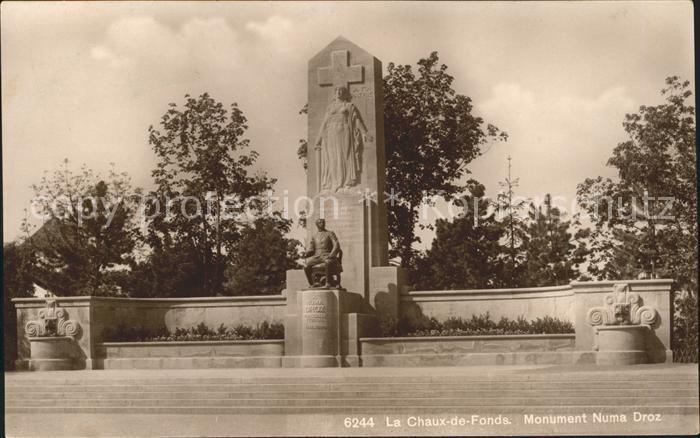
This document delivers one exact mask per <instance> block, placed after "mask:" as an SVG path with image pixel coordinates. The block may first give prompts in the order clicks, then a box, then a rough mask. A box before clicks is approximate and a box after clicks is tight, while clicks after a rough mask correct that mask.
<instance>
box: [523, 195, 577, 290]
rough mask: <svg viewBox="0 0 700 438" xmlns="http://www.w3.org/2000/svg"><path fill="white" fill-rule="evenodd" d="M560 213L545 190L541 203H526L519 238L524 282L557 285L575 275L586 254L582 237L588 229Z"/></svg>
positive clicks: (530, 285) (537, 284) (567, 282)
mask: <svg viewBox="0 0 700 438" xmlns="http://www.w3.org/2000/svg"><path fill="white" fill-rule="evenodd" d="M563 216H564V215H563V213H562V212H561V211H560V210H559V208H557V207H556V206H554V205H553V204H552V197H551V196H550V195H549V194H547V195H546V196H545V199H544V203H543V204H542V205H535V204H534V203H530V206H529V211H528V222H527V225H526V227H525V233H524V241H523V250H524V251H523V252H524V255H525V256H524V258H523V274H524V278H523V279H522V282H523V284H524V285H526V286H528V287H532V286H557V285H562V284H569V282H570V281H571V280H573V279H575V278H577V277H578V276H579V271H578V268H579V265H580V264H581V263H583V262H584V261H585V257H586V255H587V254H588V248H587V246H586V243H585V240H584V239H586V238H587V237H588V234H589V231H588V230H587V229H581V228H579V227H578V225H579V224H578V222H577V221H574V223H572V221H568V220H564V219H563ZM574 228H576V229H577V231H575V232H573V231H572V230H573V229H574Z"/></svg>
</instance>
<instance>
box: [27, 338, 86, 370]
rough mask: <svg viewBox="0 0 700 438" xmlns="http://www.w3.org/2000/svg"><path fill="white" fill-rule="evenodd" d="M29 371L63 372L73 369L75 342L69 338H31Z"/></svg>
mask: <svg viewBox="0 0 700 438" xmlns="http://www.w3.org/2000/svg"><path fill="white" fill-rule="evenodd" d="M29 344H30V348H31V359H30V360H29V371H63V370H72V369H73V356H74V349H75V346H74V344H75V341H74V340H73V338H71V337H69V336H56V337H36V338H29Z"/></svg>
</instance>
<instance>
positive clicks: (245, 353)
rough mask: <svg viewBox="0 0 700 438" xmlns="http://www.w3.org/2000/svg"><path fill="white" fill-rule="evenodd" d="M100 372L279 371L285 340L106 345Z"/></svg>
mask: <svg viewBox="0 0 700 438" xmlns="http://www.w3.org/2000/svg"><path fill="white" fill-rule="evenodd" d="M97 355H98V357H99V358H100V359H97V362H98V368H101V369H133V368H143V369H150V368H156V369H160V368H163V369H169V368H279V367H281V366H282V357H283V356H284V341H283V340H252V341H199V342H103V343H101V344H99V345H98V346H97Z"/></svg>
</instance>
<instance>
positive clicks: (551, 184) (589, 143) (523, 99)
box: [470, 82, 636, 205]
mask: <svg viewBox="0 0 700 438" xmlns="http://www.w3.org/2000/svg"><path fill="white" fill-rule="evenodd" d="M635 109H636V103H635V100H634V99H632V98H631V97H630V96H629V94H628V91H627V90H626V88H625V87H623V86H612V87H609V88H607V89H605V90H604V91H602V92H601V93H599V94H598V95H596V96H582V95H576V94H573V93H570V92H568V91H566V90H563V91H559V90H556V91H555V90H546V91H544V92H542V91H540V92H535V91H533V90H530V89H526V88H525V87H523V86H522V85H520V84H518V83H512V82H511V83H499V84H497V85H495V86H494V87H492V89H491V93H490V96H489V97H488V98H487V99H485V100H484V101H483V102H482V103H481V104H478V105H477V110H478V112H479V114H480V115H482V116H483V117H484V119H485V120H487V121H489V122H491V123H494V124H495V125H497V126H498V127H499V128H501V129H503V130H505V131H507V132H508V134H509V140H508V142H507V143H505V144H497V145H496V146H494V147H492V148H491V149H489V150H488V152H487V153H485V154H484V155H483V156H481V157H479V158H477V159H476V160H475V161H474V162H473V163H472V164H471V166H470V168H471V170H472V171H473V172H474V177H476V178H477V179H478V180H480V181H481V182H483V183H484V184H485V185H486V187H487V190H488V191H489V192H490V193H491V194H492V195H495V193H496V190H497V189H498V181H499V180H503V179H504V178H505V176H506V169H507V160H506V157H507V156H508V155H510V156H512V158H513V161H512V163H513V176H514V177H519V178H520V187H519V189H518V191H519V194H520V195H523V196H529V197H538V196H539V197H541V196H544V194H545V193H540V192H542V191H543V190H547V191H549V192H550V193H551V194H552V195H553V196H562V197H564V198H565V199H566V200H567V205H570V204H571V202H573V201H574V198H575V193H576V185H577V184H578V183H580V182H581V181H583V180H584V179H585V178H587V177H593V176H597V175H606V176H607V175H611V174H612V170H611V169H609V168H606V167H605V164H606V162H607V160H608V158H609V156H610V154H611V151H612V149H613V148H614V147H615V145H617V143H619V142H620V141H623V140H624V139H625V138H626V134H625V132H624V130H623V128H622V121H623V119H624V116H625V114H626V113H628V112H632V111H635Z"/></svg>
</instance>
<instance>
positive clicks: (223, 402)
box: [5, 396, 698, 408]
mask: <svg viewBox="0 0 700 438" xmlns="http://www.w3.org/2000/svg"><path fill="white" fill-rule="evenodd" d="M66 404H69V405H70V406H71V407H81V406H91V407H100V406H104V407H121V406H143V407H158V406H198V407H204V406H220V407H224V406H281V407H284V406H316V407H323V406H346V407H360V406H387V405H390V406H465V407H466V406H469V407H479V406H482V405H484V404H487V405H493V406H502V405H505V406H511V405H520V406H551V405H557V406H588V407H596V406H619V405H631V406H639V407H642V406H655V407H658V406H686V405H697V404H698V399H697V398H690V397H688V398H678V397H552V398H533V397H520V398H516V397H500V396H498V397H488V398H482V397H467V398H439V397H402V398H359V397H358V398H350V399H340V398H315V399H312V398H297V399H218V400H216V399H215V400H209V399H196V400H191V399H184V400H180V399H111V400H110V399H77V400H68V401H67V400H61V399H45V400H6V405H5V406H6V407H36V408H39V407H60V406H65V405H66Z"/></svg>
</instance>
